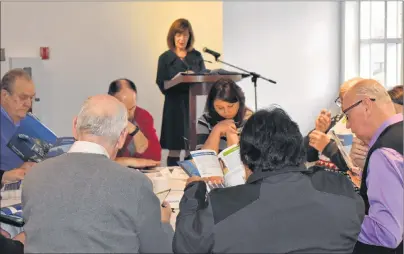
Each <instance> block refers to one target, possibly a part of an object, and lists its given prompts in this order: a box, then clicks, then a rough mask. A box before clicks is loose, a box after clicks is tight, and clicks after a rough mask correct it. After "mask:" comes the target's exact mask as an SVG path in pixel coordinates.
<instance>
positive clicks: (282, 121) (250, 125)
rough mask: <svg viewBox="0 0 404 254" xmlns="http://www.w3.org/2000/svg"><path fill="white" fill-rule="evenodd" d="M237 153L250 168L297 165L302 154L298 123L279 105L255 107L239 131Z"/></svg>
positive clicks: (299, 164)
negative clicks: (254, 111)
mask: <svg viewBox="0 0 404 254" xmlns="http://www.w3.org/2000/svg"><path fill="white" fill-rule="evenodd" d="M240 156H241V161H242V162H243V163H244V164H245V165H246V166H247V167H248V168H249V169H250V170H251V171H253V172H254V171H273V170H281V169H282V168H285V167H287V166H301V165H302V164H303V163H304V161H305V158H306V155H305V149H304V145H303V136H302V134H301V133H300V130H299V126H298V125H297V123H295V122H294V121H293V120H292V119H291V118H290V117H289V115H288V114H287V113H286V112H285V111H284V110H283V109H281V108H279V107H276V106H272V107H271V108H269V109H263V110H259V111H258V112H256V113H255V114H253V115H252V116H251V117H250V118H249V119H248V121H247V122H246V124H245V126H244V129H243V131H242V133H241V137H240Z"/></svg>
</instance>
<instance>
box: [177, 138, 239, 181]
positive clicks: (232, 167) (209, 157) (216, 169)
mask: <svg viewBox="0 0 404 254" xmlns="http://www.w3.org/2000/svg"><path fill="white" fill-rule="evenodd" d="M191 156H192V160H188V161H180V162H178V165H179V166H180V167H181V168H182V169H183V170H184V171H185V172H186V173H187V174H188V175H189V176H200V177H202V178H207V179H209V181H208V187H209V189H214V188H224V187H230V186H236V185H241V184H244V183H245V170H244V165H243V163H242V162H241V159H240V147H239V146H238V145H233V146H230V147H228V148H226V149H224V150H223V151H222V152H220V153H219V154H217V153H216V152H215V151H213V150H197V151H192V152H191Z"/></svg>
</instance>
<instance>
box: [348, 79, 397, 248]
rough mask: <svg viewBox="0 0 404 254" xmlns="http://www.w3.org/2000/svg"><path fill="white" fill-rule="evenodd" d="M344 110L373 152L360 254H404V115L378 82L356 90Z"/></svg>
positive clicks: (367, 172) (367, 173) (367, 174)
mask: <svg viewBox="0 0 404 254" xmlns="http://www.w3.org/2000/svg"><path fill="white" fill-rule="evenodd" d="M342 109H343V112H344V113H345V115H346V117H347V119H348V122H347V128H350V129H351V130H352V132H353V133H355V135H356V136H357V137H358V138H359V139H361V140H363V141H364V142H365V143H368V144H369V148H370V149H369V153H368V155H367V158H366V162H365V166H364V170H363V174H362V185H361V195H362V197H363V199H364V201H365V205H366V216H365V218H364V221H363V223H362V228H361V233H360V234H359V237H358V242H357V244H356V246H355V251H354V253H366V254H371V253H378V254H383V253H402V252H403V249H402V241H403V225H404V219H403V217H404V215H403V214H404V209H403V199H404V188H403V182H404V169H403V166H404V165H403V154H402V153H403V115H402V114H396V111H395V108H394V105H393V103H392V101H391V99H390V96H389V95H388V93H387V91H386V89H385V88H384V87H383V86H382V85H381V84H380V83H378V82H377V81H376V80H372V79H364V80H360V81H358V82H357V83H356V84H355V85H353V86H352V87H351V89H350V90H349V91H348V92H347V93H346V94H345V96H344V100H343V105H342Z"/></svg>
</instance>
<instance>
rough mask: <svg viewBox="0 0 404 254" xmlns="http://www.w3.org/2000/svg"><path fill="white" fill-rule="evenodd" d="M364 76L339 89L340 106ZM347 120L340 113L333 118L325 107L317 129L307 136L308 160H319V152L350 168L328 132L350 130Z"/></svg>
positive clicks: (345, 167) (316, 126)
mask: <svg viewBox="0 0 404 254" xmlns="http://www.w3.org/2000/svg"><path fill="white" fill-rule="evenodd" d="M361 79H362V78H360V77H356V78H352V79H349V80H347V81H345V82H344V83H343V84H342V85H341V86H340V89H339V94H338V95H339V96H338V98H337V99H336V100H335V103H336V104H337V105H338V106H341V101H342V99H343V96H344V95H345V93H346V92H347V91H348V89H349V88H350V87H351V86H352V85H353V84H355V82H357V81H359V80H361ZM345 121H346V119H345V118H344V116H343V114H338V115H336V116H334V117H333V118H331V113H330V112H329V111H328V110H326V109H323V110H322V111H321V112H320V114H319V115H318V116H317V118H316V121H315V129H314V130H312V131H311V132H310V133H309V134H308V136H306V137H305V140H304V141H305V145H306V147H307V148H306V149H307V161H309V162H312V161H317V160H319V159H320V158H319V153H321V154H322V155H323V156H325V157H326V158H328V159H329V160H330V161H331V162H332V163H334V164H335V165H336V166H337V167H338V169H339V170H341V171H348V170H349V168H348V166H347V164H346V162H345V159H344V157H343V155H342V154H341V152H340V151H339V149H338V146H337V144H336V143H335V142H334V140H332V139H331V137H330V136H329V135H328V133H329V132H330V131H331V130H335V129H338V130H341V129H342V130H343V131H345V132H348V133H349V132H350V131H349V130H344V129H345ZM338 130H335V132H336V134H339V131H338Z"/></svg>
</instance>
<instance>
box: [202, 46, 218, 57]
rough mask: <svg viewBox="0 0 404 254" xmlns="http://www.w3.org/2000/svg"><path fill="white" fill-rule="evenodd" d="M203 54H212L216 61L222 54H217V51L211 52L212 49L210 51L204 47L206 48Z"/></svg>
mask: <svg viewBox="0 0 404 254" xmlns="http://www.w3.org/2000/svg"><path fill="white" fill-rule="evenodd" d="M203 52H206V53H208V54H211V55H212V56H214V57H215V59H218V58H219V57H220V54H219V53H217V52H216V51H213V50H210V49H208V48H207V47H204V48H203Z"/></svg>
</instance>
